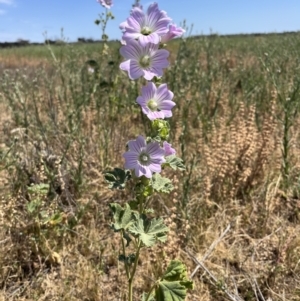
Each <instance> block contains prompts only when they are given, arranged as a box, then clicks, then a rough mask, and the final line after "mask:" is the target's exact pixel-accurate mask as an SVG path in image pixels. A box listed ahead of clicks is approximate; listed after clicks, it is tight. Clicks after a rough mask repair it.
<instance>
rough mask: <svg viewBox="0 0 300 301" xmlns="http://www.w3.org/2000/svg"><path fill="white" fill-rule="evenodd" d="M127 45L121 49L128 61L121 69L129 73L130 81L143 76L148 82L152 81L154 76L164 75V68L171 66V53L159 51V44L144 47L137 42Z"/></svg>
mask: <svg viewBox="0 0 300 301" xmlns="http://www.w3.org/2000/svg"><path fill="white" fill-rule="evenodd" d="M126 43H127V44H126V45H124V46H122V47H121V48H120V53H121V55H122V56H123V57H124V58H125V59H126V61H124V62H123V63H121V64H120V69H121V70H124V71H127V72H128V76H129V78H130V79H138V78H140V77H141V76H143V77H144V78H145V79H146V80H152V78H153V77H154V76H157V77H160V76H162V75H163V68H166V67H168V66H169V62H168V60H167V58H168V56H169V51H167V50H165V49H158V47H159V45H158V44H152V43H148V44H147V45H145V46H142V45H141V44H140V43H139V42H138V41H136V40H129V41H126Z"/></svg>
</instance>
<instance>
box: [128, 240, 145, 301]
mask: <svg viewBox="0 0 300 301" xmlns="http://www.w3.org/2000/svg"><path fill="white" fill-rule="evenodd" d="M141 247H142V241H141V240H139V243H138V248H137V251H136V256H135V260H134V265H133V268H132V271H131V277H130V278H129V281H128V301H133V299H132V297H133V294H132V288H133V280H134V276H135V272H136V268H137V263H138V261H139V256H140V250H141Z"/></svg>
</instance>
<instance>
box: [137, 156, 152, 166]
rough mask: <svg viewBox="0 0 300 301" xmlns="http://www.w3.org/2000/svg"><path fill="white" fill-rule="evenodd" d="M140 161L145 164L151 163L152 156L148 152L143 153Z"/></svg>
mask: <svg viewBox="0 0 300 301" xmlns="http://www.w3.org/2000/svg"><path fill="white" fill-rule="evenodd" d="M139 161H140V163H142V164H144V165H145V164H147V163H149V161H150V157H149V155H148V154H146V153H141V154H140V156H139Z"/></svg>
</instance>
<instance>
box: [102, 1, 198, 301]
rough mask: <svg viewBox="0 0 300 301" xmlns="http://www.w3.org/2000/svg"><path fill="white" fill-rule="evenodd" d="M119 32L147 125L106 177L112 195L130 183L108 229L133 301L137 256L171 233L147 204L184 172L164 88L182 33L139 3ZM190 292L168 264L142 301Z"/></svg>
mask: <svg viewBox="0 0 300 301" xmlns="http://www.w3.org/2000/svg"><path fill="white" fill-rule="evenodd" d="M98 2H100V3H101V4H102V5H103V6H104V7H106V8H110V7H111V5H112V1H111V0H110V1H109V0H100V1H98ZM120 29H121V31H122V33H123V35H122V37H121V43H122V46H121V48H120V54H121V55H122V56H123V58H124V61H123V62H122V63H121V64H120V69H121V70H123V71H124V73H125V74H127V75H128V77H129V79H130V80H138V79H140V78H144V79H145V80H146V81H144V82H146V84H145V85H144V86H143V87H142V89H141V92H140V95H139V96H138V97H137V99H136V103H137V105H139V106H140V107H141V111H142V113H143V114H145V115H146V116H147V117H148V119H149V122H150V123H151V135H150V136H149V137H145V136H144V135H142V134H140V135H139V136H138V137H133V139H132V140H130V141H128V143H127V146H126V151H125V152H124V154H123V159H124V161H125V164H124V169H122V168H115V169H114V170H112V171H107V172H105V179H106V181H107V182H108V183H109V187H110V188H111V189H126V184H127V183H128V182H129V181H131V182H133V184H131V185H130V186H131V189H132V187H134V189H133V191H134V197H133V199H131V200H129V201H128V202H124V203H122V204H120V203H111V204H110V209H111V211H112V216H113V222H112V225H111V228H112V229H113V231H115V232H118V233H119V234H120V244H121V250H122V251H121V254H120V255H119V260H120V261H121V262H123V266H124V269H125V272H126V276H127V279H128V294H127V300H128V301H133V288H134V278H135V275H136V270H137V268H138V260H139V256H140V254H141V252H142V251H143V252H147V249H148V248H151V247H153V246H154V245H155V244H157V243H164V242H166V240H167V233H168V230H169V229H168V227H167V226H166V225H165V223H164V220H163V218H162V217H159V213H158V212H155V210H153V209H152V208H151V207H150V200H151V198H152V197H153V196H154V195H155V194H159V193H170V192H171V191H172V189H173V185H172V182H171V180H170V179H168V178H167V177H165V176H164V174H163V172H165V170H166V169H167V168H172V169H174V170H179V171H180V170H184V169H185V167H184V164H183V162H182V160H181V159H180V158H178V157H177V156H176V150H175V149H174V148H173V147H172V144H171V143H169V142H168V139H169V133H170V125H169V123H168V121H167V118H170V117H172V109H173V108H174V106H175V105H176V103H175V102H174V100H173V98H174V94H173V92H172V91H170V90H169V89H168V86H167V84H166V83H162V76H163V71H164V69H165V68H167V67H168V66H169V61H168V57H169V51H167V50H166V49H164V48H165V43H167V42H168V41H169V40H171V39H173V38H175V37H178V36H181V35H182V34H183V33H184V30H183V29H182V28H180V27H177V26H176V25H175V24H173V23H172V20H171V18H170V17H169V16H168V15H167V12H165V11H163V10H160V9H159V7H158V4H157V3H153V4H151V5H150V6H149V7H148V9H147V11H146V12H144V11H143V8H142V6H141V5H140V3H139V1H137V2H136V3H135V4H134V5H133V8H132V9H131V11H130V15H129V17H128V18H127V20H126V21H124V22H123V23H121V24H120ZM128 250H130V251H128ZM132 250H134V252H132ZM192 287H193V282H192V281H190V280H189V279H188V277H187V271H186V266H185V265H184V264H183V263H182V262H181V261H180V260H172V261H170V263H169V265H168V267H167V269H166V271H165V272H164V274H163V275H161V277H160V278H159V279H156V280H154V281H153V285H152V287H151V288H150V291H149V292H144V293H143V295H142V296H141V300H143V301H149V300H157V301H162V300H165V301H169V300H170V301H171V300H172V301H182V300H184V299H185V297H186V294H187V290H188V289H192ZM134 300H136V297H135V298H134Z"/></svg>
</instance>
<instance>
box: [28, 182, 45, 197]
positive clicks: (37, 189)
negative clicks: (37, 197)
mask: <svg viewBox="0 0 300 301" xmlns="http://www.w3.org/2000/svg"><path fill="white" fill-rule="evenodd" d="M27 190H28V192H29V193H39V194H43V195H46V194H47V193H48V191H49V184H43V183H42V184H36V185H32V186H29V187H28V188H27Z"/></svg>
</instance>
